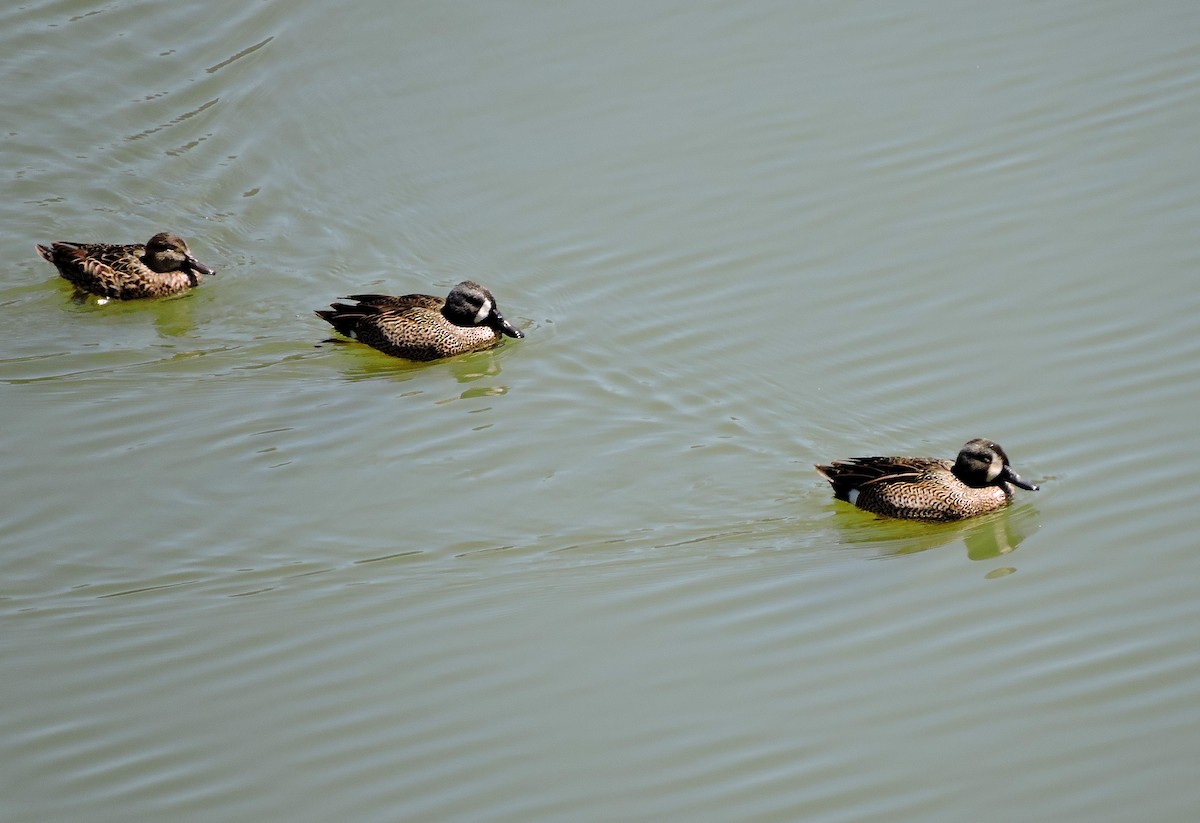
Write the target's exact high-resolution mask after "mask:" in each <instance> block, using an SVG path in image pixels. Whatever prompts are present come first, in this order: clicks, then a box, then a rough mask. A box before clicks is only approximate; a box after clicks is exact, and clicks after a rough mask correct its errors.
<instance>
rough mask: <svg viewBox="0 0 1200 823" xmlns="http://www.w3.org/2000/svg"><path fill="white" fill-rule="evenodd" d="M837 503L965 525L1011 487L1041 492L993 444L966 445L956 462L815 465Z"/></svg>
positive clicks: (880, 460)
mask: <svg viewBox="0 0 1200 823" xmlns="http://www.w3.org/2000/svg"><path fill="white" fill-rule="evenodd" d="M817 471H818V472H820V474H821V476H822V477H824V478H825V479H826V480H828V481H829V483H830V485H831V486H833V494H834V497H836V498H837V499H838V500H845V501H847V502H849V503H851V504H853V505H855V506H858V508H860V509H864V510H866V511H869V512H874V513H875V514H882V515H887V516H888V517H902V518H907V519H910V520H961V519H962V518H964V517H974V516H975V515H977V514H984V513H985V512H990V511H995V510H996V509H999V508H1001V507H1003V506H1006V505H1008V503H1009V502H1010V501H1011V500H1012V496H1013V486H1019V487H1020V488H1022V489H1027V490H1029V491H1037V488H1038V487H1037V486H1036V485H1034V484H1033V483H1028V482H1026V481H1024V480H1022V479H1021V478H1020V476H1019V475H1018V474H1017V473H1016V472H1015V471H1013V470H1012V466H1010V465H1009V462H1008V455H1007V454H1005V453H1004V449H1002V448H1000V446H999V444H997V443H994V442H992V441H991V440H983V439H976V440H971V441H968V442H967V443H966V444H965V445H964V446H963V447H962V451H960V452H959V453H958V459H957V460H939V459H936V458H933V457H854V458H851V459H849V460H835V461H833V462H832V463H829V464H827V465H820V466H817Z"/></svg>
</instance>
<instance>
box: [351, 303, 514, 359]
mask: <svg viewBox="0 0 1200 823" xmlns="http://www.w3.org/2000/svg"><path fill="white" fill-rule="evenodd" d="M443 302H444V301H442V300H440V299H439V298H436V297H429V298H428V300H427V301H426V302H424V303H423V304H421V305H409V306H406V307H403V308H390V309H386V310H385V311H383V312H381V313H379V314H375V315H369V316H366V317H363V318H361V319H360V320H359V321H358V324H357V325H356V327H355V337H357V338H358V340H360V341H361V342H363V343H366V344H367V345H368V346H371V347H372V348H376V349H379V351H381V352H384V353H385V354H390V355H392V356H393V357H403V358H404V359H406V360H438V359H440V358H443V357H453V356H454V355H456V354H465V353H466V352H471V351H481V350H483V349H490V348H492V347H494V346H497V345H499V344H500V339H501V338H500V335H498V334H497V333H496V332H495V330H493V329H492V328H490V327H488V326H456V325H454V324H453V323H451V322H450V321H449V320H447V319H446V318H445V317H443V316H442V313H441V311H440V309H441V306H442V304H443Z"/></svg>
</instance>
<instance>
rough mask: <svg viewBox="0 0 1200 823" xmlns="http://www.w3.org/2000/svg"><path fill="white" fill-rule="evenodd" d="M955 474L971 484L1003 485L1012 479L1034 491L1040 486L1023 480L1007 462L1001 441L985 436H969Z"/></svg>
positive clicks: (955, 464) (1022, 486)
mask: <svg viewBox="0 0 1200 823" xmlns="http://www.w3.org/2000/svg"><path fill="white" fill-rule="evenodd" d="M953 471H954V475H955V477H957V478H958V479H959V480H961V481H962V482H964V483H966V484H967V485H968V486H973V487H975V488H980V487H982V486H1001V485H1004V484H1005V483H1011V484H1012V485H1014V486H1018V487H1020V488H1022V489H1026V490H1027V491H1031V492H1035V491H1037V490H1038V487H1037V485H1036V484H1034V483H1030V482H1028V481H1027V480H1022V479H1021V476H1020V475H1019V474H1017V473H1016V472H1015V471H1013V468H1012V466H1011V465H1009V462H1008V455H1007V454H1005V453H1004V449H1002V448H1000V444H999V443H995V442H993V441H991V440H985V439H983V438H977V439H975V440H968V441H967V442H966V443H965V444H964V445H963V447H962V451H960V452H959V453H958V459H957V460H955V461H954V469H953Z"/></svg>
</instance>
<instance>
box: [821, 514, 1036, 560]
mask: <svg viewBox="0 0 1200 823" xmlns="http://www.w3.org/2000/svg"><path fill="white" fill-rule="evenodd" d="M835 508H836V511H835V514H834V517H833V523H834V526H835V527H836V528H837V529H838V531H839V535H840V538H841V540H842V541H843V542H845V543H847V544H851V545H854V544H861V543H871V544H879V547H880V549H881V550H882V551H883V552H884V553H885V554H888V555H906V554H917V553H919V552H924V551H929V550H930V549H935V548H938V547H941V546H946V545H949V544H951V543H956V542H958V541H962V543H963V544H964V546H965V547H966V550H967V558H968V559H970V560H993V559H995V558H997V557H1000V556H1001V555H1006V554H1010V553H1011V552H1013V551H1016V549H1017V546H1019V545H1020V544H1021V542H1022V541H1023V540H1025V538H1026V537H1028V536H1029V534H1031V533H1032V532H1034V531H1036V530H1037V520H1038V517H1039V515H1038V511H1037V508H1036V507H1035V506H1034V505H1033V504H1030V503H1026V504H1020V505H1017V506H1015V507H1014V506H1008V507H1006V508H1003V509H1001V510H999V511H996V512H991V513H990V514H985V515H981V516H979V517H973V518H970V519H968V520H960V521H956V522H951V523H924V522H919V521H911V520H899V519H895V518H890V517H882V516H876V515H871V514H868V513H866V512H862V511H860V510H858V509H853V508H851V507H850V506H847V505H845V504H840V503H839V504H835Z"/></svg>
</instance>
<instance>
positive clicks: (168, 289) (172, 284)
mask: <svg viewBox="0 0 1200 823" xmlns="http://www.w3.org/2000/svg"><path fill="white" fill-rule="evenodd" d="M36 245H37V251H38V254H39V255H41V257H42V259H43V260H45V261H46V262H48V263H53V264H54V266H55V267H56V268H57V269H58V273H59V274H61V275H62V276H63V277H64V278H65V279H67V280H69V281H70V282H71V283H73V284H74V285H75V288H77V289H79V290H80V291H83V292H87V293H88V294H94V295H97V296H99V297H106V298H110V299H115V300H137V299H141V298H144V297H166V296H167V295H171V294H178V293H180V292H184V291H187V290H188V289H190V288H193V287H194V286H197V285H199V283H200V279H201V276H202V275H208V276H211V275H214V274H216V271H215V270H214V269H212V268H210V267H209V266H206V265H204V264H203V263H201V262H200V261H199V260H197V259H196V257H195V255H193V254H192V252H191V250H190V249H188V244H187V242H186V241H184V239H183V238H182V237H180V236H179V235H178V234H175V233H174V232H170V231H162V232H159V233H158V234H156V235H154V236H153V237H151V238H150V239H149V240H147V241H146V242H145V243H144V244H143V243H129V244H126V245H115V244H111V243H69V242H65V241H61V240H60V241H58V242H55V243H51V244H50V245H49V246H43V245H42V244H40V243H38V244H36Z"/></svg>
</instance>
